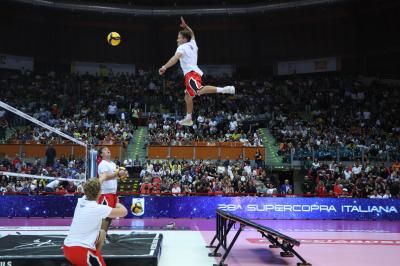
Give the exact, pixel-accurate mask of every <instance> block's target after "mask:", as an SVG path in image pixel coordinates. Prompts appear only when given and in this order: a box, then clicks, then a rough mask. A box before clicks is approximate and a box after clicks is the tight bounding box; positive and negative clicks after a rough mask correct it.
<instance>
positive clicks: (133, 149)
mask: <svg viewBox="0 0 400 266" xmlns="http://www.w3.org/2000/svg"><path fill="white" fill-rule="evenodd" d="M147 132H148V128H147V127H139V128H138V129H137V130H136V131H135V132H134V133H133V141H131V143H130V144H129V145H128V152H127V156H128V158H129V159H132V160H135V158H136V155H139V159H140V160H141V161H143V160H145V159H146V156H147V153H146V149H143V145H144V138H145V137H146V136H147Z"/></svg>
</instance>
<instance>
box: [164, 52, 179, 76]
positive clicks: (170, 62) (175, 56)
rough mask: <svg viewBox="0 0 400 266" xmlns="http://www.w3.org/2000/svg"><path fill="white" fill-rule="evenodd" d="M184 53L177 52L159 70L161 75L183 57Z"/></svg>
mask: <svg viewBox="0 0 400 266" xmlns="http://www.w3.org/2000/svg"><path fill="white" fill-rule="evenodd" d="M181 56H182V54H181V53H176V54H174V56H172V57H171V58H170V59H169V60H168V62H167V63H165V65H163V66H162V67H161V68H160V69H159V70H158V73H159V74H160V75H163V74H164V73H165V71H167V69H168V68H170V67H172V66H173V65H175V64H176V63H178V61H179V58H181Z"/></svg>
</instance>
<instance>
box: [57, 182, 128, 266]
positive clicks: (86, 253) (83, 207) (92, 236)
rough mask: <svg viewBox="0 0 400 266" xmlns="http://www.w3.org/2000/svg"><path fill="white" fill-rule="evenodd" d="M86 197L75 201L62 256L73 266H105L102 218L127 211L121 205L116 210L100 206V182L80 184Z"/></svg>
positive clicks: (124, 213)
mask: <svg viewBox="0 0 400 266" xmlns="http://www.w3.org/2000/svg"><path fill="white" fill-rule="evenodd" d="M83 190H84V193H85V195H84V196H83V197H82V198H80V199H78V203H77V205H76V207H75V212H74V218H73V220H72V224H71V226H70V229H69V232H68V236H67V237H66V238H65V240H64V246H63V250H64V255H65V258H66V259H67V260H69V261H70V262H71V263H72V265H76V266H94V265H96V266H100V265H101V266H104V265H106V264H105V262H104V260H103V257H102V256H101V248H102V246H103V243H104V239H105V235H106V232H105V231H104V230H101V229H100V228H101V223H102V220H103V219H104V218H107V217H108V218H116V217H124V216H126V215H127V214H128V211H127V209H126V208H125V207H124V206H123V205H121V204H120V203H117V204H116V207H115V208H111V207H109V206H106V205H100V204H98V203H97V202H96V201H97V199H98V198H99V196H100V182H99V180H97V179H91V180H89V181H88V182H86V183H85V184H84V185H83Z"/></svg>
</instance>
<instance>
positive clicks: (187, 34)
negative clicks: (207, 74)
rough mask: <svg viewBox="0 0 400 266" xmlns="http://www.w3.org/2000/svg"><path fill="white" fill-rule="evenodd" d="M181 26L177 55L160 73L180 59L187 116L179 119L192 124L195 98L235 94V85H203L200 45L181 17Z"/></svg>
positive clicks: (182, 123) (186, 124)
mask: <svg viewBox="0 0 400 266" xmlns="http://www.w3.org/2000/svg"><path fill="white" fill-rule="evenodd" d="M181 27H182V28H183V29H184V30H182V31H180V32H179V33H178V39H177V43H178V48H177V49H176V52H175V55H174V56H173V57H171V59H169V60H168V62H167V63H166V64H165V65H163V66H162V67H161V68H160V69H159V70H158V72H159V74H160V75H163V74H164V73H165V71H166V70H167V69H168V68H170V67H172V66H173V65H175V64H176V63H177V62H178V60H179V61H180V65H181V68H182V71H183V74H184V75H185V86H186V93H185V102H186V117H185V118H184V119H182V120H181V121H179V123H180V124H181V125H184V126H192V125H193V121H192V112H193V98H194V97H195V96H197V95H198V96H200V95H202V94H208V93H228V94H235V87H234V86H225V87H215V86H209V85H207V86H203V85H202V84H201V77H202V76H203V72H202V71H201V69H200V68H199V67H198V66H197V52H198V49H199V48H198V47H197V44H196V40H195V37H194V33H193V30H192V29H191V28H190V27H189V26H188V25H187V24H186V23H185V21H184V20H183V18H182V17H181Z"/></svg>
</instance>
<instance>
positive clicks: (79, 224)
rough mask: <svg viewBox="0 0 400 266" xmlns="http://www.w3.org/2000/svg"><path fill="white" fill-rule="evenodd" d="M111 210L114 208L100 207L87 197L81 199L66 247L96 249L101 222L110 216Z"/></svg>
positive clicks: (65, 242)
mask: <svg viewBox="0 0 400 266" xmlns="http://www.w3.org/2000/svg"><path fill="white" fill-rule="evenodd" d="M111 210H112V208H111V207H109V206H107V205H100V204H98V203H97V202H96V201H93V200H87V199H86V196H83V197H82V198H79V199H78V204H76V207H75V212H74V218H73V219H72V224H71V226H70V228H69V232H68V236H67V238H65V240H64V245H66V246H68V247H74V246H80V247H85V248H90V249H96V241H97V238H98V236H99V233H100V228H101V221H102V219H104V218H106V217H108V216H109V215H110V213H111Z"/></svg>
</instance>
